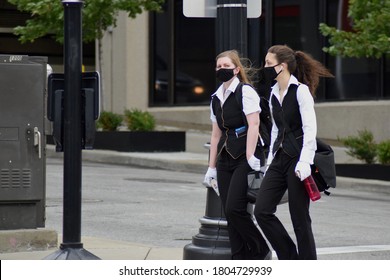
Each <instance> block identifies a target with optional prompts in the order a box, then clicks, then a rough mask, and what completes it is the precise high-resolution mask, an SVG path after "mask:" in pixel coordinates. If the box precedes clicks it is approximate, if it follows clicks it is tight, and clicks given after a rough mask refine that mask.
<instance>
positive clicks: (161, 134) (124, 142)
mask: <svg viewBox="0 0 390 280" xmlns="http://www.w3.org/2000/svg"><path fill="white" fill-rule="evenodd" d="M47 144H54V142H53V137H52V136H51V135H47ZM93 149H96V150H113V151H119V152H183V151H185V149H186V135H185V131H96V134H95V142H94V145H93Z"/></svg>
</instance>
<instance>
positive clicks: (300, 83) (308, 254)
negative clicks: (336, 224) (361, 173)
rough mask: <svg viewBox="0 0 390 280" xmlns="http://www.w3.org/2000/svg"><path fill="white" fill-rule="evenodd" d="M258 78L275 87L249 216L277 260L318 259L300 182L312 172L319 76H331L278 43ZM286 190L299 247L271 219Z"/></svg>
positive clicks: (269, 52)
mask: <svg viewBox="0 0 390 280" xmlns="http://www.w3.org/2000/svg"><path fill="white" fill-rule="evenodd" d="M261 74H262V77H263V79H266V80H267V81H268V82H272V81H274V80H276V83H275V85H274V86H273V87H272V90H271V94H270V101H269V102H270V109H271V112H272V122H273V125H272V132H271V145H270V151H269V154H268V159H267V169H266V174H265V176H264V179H263V182H262V185H261V187H260V191H259V193H258V196H257V199H256V205H255V210H254V214H255V217H256V220H257V222H258V224H259V226H260V227H261V229H262V231H263V233H264V234H265V236H266V238H267V239H268V241H269V242H270V243H271V245H272V247H273V248H274V250H275V252H276V254H277V256H278V259H317V253H316V245H315V241H314V236H313V231H312V227H311V218H310V213H309V205H310V199H309V196H308V194H307V192H306V190H305V188H304V185H303V180H304V179H306V178H307V177H308V176H309V175H310V174H311V167H310V165H311V164H313V159H314V154H315V151H316V148H317V147H316V146H317V145H316V134H317V122H316V115H315V111H314V98H313V97H314V96H315V91H316V89H317V87H318V84H319V78H320V77H333V76H332V74H331V73H330V72H329V71H328V70H327V69H326V68H325V67H324V66H323V65H322V64H321V63H320V62H318V61H316V60H315V59H313V58H312V57H311V56H310V55H308V54H306V53H304V52H302V51H294V50H292V49H291V48H289V47H287V46H282V45H275V46H272V47H271V48H270V49H269V50H268V53H267V55H266V57H265V67H264V68H263V69H262V70H261ZM294 142H295V143H294ZM286 190H288V202H289V204H288V205H289V211H290V216H291V221H292V224H293V227H294V232H295V236H296V240H297V246H298V248H297V247H296V245H295V243H294V241H293V240H292V239H291V237H290V236H289V234H288V233H287V231H286V229H285V228H284V226H283V225H282V223H281V222H280V220H279V219H278V218H277V217H276V215H275V212H276V207H277V204H278V203H279V201H280V199H281V198H282V196H283V194H284V193H285V192H286Z"/></svg>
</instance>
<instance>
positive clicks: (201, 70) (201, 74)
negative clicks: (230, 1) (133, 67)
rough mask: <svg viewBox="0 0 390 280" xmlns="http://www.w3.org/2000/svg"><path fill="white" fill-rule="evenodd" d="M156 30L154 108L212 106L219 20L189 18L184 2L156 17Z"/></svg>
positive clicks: (171, 2) (179, 2)
mask: <svg viewBox="0 0 390 280" xmlns="http://www.w3.org/2000/svg"><path fill="white" fill-rule="evenodd" d="M169 5H171V6H169ZM172 5H173V6H172ZM170 13H172V14H173V15H174V18H173V20H172V19H170V16H169V15H170ZM153 27H154V32H153V34H154V44H153V48H154V57H153V62H154V71H153V76H154V77H153V80H154V83H153V84H154V87H153V90H152V91H153V92H152V102H151V105H168V106H169V105H176V104H177V105H205V104H209V103H210V96H211V94H212V93H213V92H214V90H215V71H214V68H215V66H214V61H215V20H214V19H210V18H187V17H185V16H184V15H183V1H167V2H166V4H165V5H164V12H162V13H155V14H154V24H153ZM172 38H174V39H173V40H172ZM170 40H172V41H171V42H170ZM170 81H172V82H170ZM171 83H173V84H171Z"/></svg>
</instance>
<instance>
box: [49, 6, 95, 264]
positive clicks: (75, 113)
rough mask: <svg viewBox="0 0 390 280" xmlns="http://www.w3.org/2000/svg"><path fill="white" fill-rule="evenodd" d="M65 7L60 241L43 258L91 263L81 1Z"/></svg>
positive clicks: (93, 257) (92, 258) (92, 256)
mask: <svg viewBox="0 0 390 280" xmlns="http://www.w3.org/2000/svg"><path fill="white" fill-rule="evenodd" d="M62 4H63V6H64V70H65V76H64V87H65V88H64V103H63V104H64V105H63V107H64V141H63V144H64V179H63V180H64V205H63V211H64V213H63V241H62V243H61V245H60V248H59V250H57V251H56V252H54V253H53V254H51V255H49V256H47V257H46V258H45V259H56V260H94V259H99V258H98V257H97V256H95V255H93V254H92V253H90V252H88V251H87V250H85V249H84V248H83V244H82V243H81V177H82V176H81V173H82V172H81V169H82V168H81V148H82V140H81V139H82V124H81V112H82V108H81V107H82V94H81V82H82V76H81V75H82V72H81V67H82V31H81V30H82V28H81V27H82V14H81V12H82V6H83V1H82V0H63V1H62Z"/></svg>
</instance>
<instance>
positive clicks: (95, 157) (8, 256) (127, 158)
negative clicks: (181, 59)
mask: <svg viewBox="0 0 390 280" xmlns="http://www.w3.org/2000/svg"><path fill="white" fill-rule="evenodd" d="M209 138H210V134H209V133H203V132H196V131H195V132H189V133H187V143H186V146H187V152H177V153H124V152H115V151H104V150H84V151H83V161H91V162H103V163H112V164H121V165H122V164H123V165H135V166H142V167H149V168H162V169H169V170H176V171H178V170H179V171H187V172H194V173H204V172H205V171H206V170H207V162H208V151H207V150H206V149H205V148H203V145H204V144H205V143H206V142H207V141H208V140H209ZM334 151H335V159H336V163H352V162H356V160H355V159H353V158H351V157H349V156H348V155H347V154H346V153H345V149H344V148H340V147H334ZM46 156H47V157H49V158H50V157H62V156H63V154H62V153H56V152H55V149H54V146H50V145H48V146H47V152H46ZM337 179H338V183H339V184H340V185H341V184H342V185H343V188H349V187H350V188H360V189H362V188H364V189H367V190H374V191H380V192H384V193H390V182H384V181H376V180H361V179H354V178H343V177H338V178H337ZM30 231H31V234H33V235H35V236H36V235H38V236H40V237H35V238H37V239H40V240H38V243H40V244H46V248H45V246H41V248H40V249H37V248H34V246H33V245H32V244H31V242H30V241H29V240H28V239H29V238H30V239H31V238H32V237H31V235H29V233H28V232H30ZM20 232H23V234H22V235H18V233H20ZM15 236H19V237H17V238H16V237H15ZM21 236H24V237H21ZM18 238H19V239H18ZM58 240H62V239H61V238H60V237H59V236H57V233H55V232H53V231H50V229H37V230H19V231H15V232H12V231H0V248H3V249H2V250H0V252H1V251H2V252H4V253H0V259H1V260H36V259H43V258H44V257H46V256H48V255H50V254H51V253H53V252H55V251H56V250H57V248H56V247H55V244H57V243H58ZM35 241H36V240H35ZM81 242H82V243H83V246H84V249H86V250H88V251H89V252H91V253H92V254H94V255H96V256H98V257H99V258H101V259H104V260H181V259H182V257H183V248H161V247H155V246H149V245H146V244H134V243H129V242H122V241H116V240H108V239H101V238H95V237H88V236H83V237H82V240H81ZM18 244H20V246H18ZM42 247H43V248H42ZM4 248H9V250H4ZM389 250H390V248H389ZM17 251H19V252H17ZM323 254H326V251H324V252H323ZM320 255H321V250H319V256H320ZM274 258H275V254H274Z"/></svg>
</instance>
